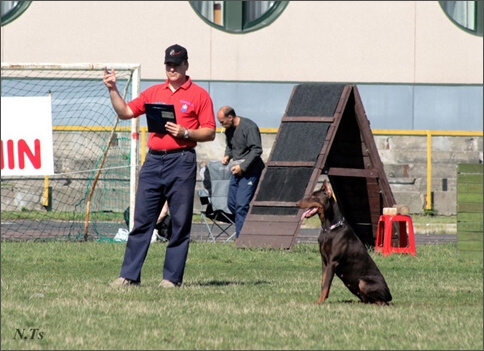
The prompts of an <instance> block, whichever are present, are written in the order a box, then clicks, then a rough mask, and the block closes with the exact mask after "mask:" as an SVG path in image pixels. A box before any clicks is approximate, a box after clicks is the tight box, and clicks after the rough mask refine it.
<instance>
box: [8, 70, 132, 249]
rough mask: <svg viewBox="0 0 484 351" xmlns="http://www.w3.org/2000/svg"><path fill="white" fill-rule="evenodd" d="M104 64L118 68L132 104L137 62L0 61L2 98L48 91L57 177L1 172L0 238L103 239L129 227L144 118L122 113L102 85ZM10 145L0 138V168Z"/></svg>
mask: <svg viewBox="0 0 484 351" xmlns="http://www.w3.org/2000/svg"><path fill="white" fill-rule="evenodd" d="M105 66H106V67H108V69H114V70H115V71H116V78H117V86H118V89H119V92H120V93H121V95H123V97H124V98H125V100H126V101H129V100H130V99H132V98H133V97H136V96H138V94H139V86H140V75H139V71H140V68H139V65H137V64H12V63H2V76H1V77H2V78H1V83H2V99H3V98H4V97H41V96H44V97H45V96H50V98H51V110H52V129H53V131H52V140H53V154H54V155H53V157H54V175H46V176H4V175H3V172H2V177H1V197H2V207H1V211H2V222H1V237H2V240H9V241H12V240H22V241H25V240H29V241H33V240H42V241H44V240H69V241H84V240H98V241H101V240H106V239H109V238H112V237H114V236H115V234H116V232H117V231H118V229H119V228H126V226H127V224H126V221H125V219H124V216H123V213H124V211H125V210H126V209H127V208H128V207H130V205H131V204H132V203H134V194H135V191H134V189H135V185H134V184H133V182H134V181H135V179H136V172H137V168H138V158H139V155H138V137H137V135H138V122H137V121H138V119H137V118H136V119H133V120H128V121H123V120H120V119H118V118H117V115H116V113H115V112H114V109H113V107H112V105H111V101H110V98H109V93H108V91H107V88H106V87H105V85H104V83H103V82H102V79H103V69H104V67H105ZM2 118H3V116H2ZM132 135H135V136H136V137H134V138H132V137H131V136H132ZM5 148H6V144H5V141H4V140H3V137H2V154H1V157H2V169H3V167H4V159H5V157H4V156H5V155H4V152H6V151H5ZM131 212H132V211H131ZM131 222H132V221H131ZM126 229H127V228H126Z"/></svg>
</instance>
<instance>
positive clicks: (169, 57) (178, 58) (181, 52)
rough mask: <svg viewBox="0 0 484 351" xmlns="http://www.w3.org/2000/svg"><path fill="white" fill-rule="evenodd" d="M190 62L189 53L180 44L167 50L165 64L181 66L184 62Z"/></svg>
mask: <svg viewBox="0 0 484 351" xmlns="http://www.w3.org/2000/svg"><path fill="white" fill-rule="evenodd" d="M187 60H188V53H187V49H185V48H184V47H183V46H180V45H178V44H175V45H172V46H169V47H168V48H167V49H166V50H165V63H174V64H176V65H179V64H180V63H183V62H184V61H187Z"/></svg>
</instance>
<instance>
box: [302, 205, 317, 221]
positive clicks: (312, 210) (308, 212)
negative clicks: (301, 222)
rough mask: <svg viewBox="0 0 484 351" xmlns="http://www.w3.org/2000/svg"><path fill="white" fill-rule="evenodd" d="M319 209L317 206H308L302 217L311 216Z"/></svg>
mask: <svg viewBox="0 0 484 351" xmlns="http://www.w3.org/2000/svg"><path fill="white" fill-rule="evenodd" d="M317 211H318V208H317V207H311V208H308V209H307V210H306V211H304V213H303V214H302V216H301V219H304V218H309V217H311V216H314V214H315V213H316V212H317Z"/></svg>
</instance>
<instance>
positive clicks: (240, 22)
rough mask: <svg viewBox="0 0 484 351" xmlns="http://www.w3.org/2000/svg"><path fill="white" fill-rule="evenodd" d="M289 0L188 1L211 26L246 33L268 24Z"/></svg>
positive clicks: (277, 15) (231, 31)
mask: <svg viewBox="0 0 484 351" xmlns="http://www.w3.org/2000/svg"><path fill="white" fill-rule="evenodd" d="M288 2H289V1H190V5H191V6H192V8H193V9H194V10H195V12H197V14H198V15H199V16H200V17H201V18H202V19H203V20H204V21H205V22H206V23H208V24H210V25H211V26H212V27H214V28H217V29H220V30H222V31H226V32H230V33H248V32H252V31H255V30H258V29H261V28H263V27H266V26H268V25H270V24H271V23H272V22H274V21H275V20H276V18H277V17H279V15H280V14H281V13H282V12H283V11H284V9H285V8H286V6H287V3H288Z"/></svg>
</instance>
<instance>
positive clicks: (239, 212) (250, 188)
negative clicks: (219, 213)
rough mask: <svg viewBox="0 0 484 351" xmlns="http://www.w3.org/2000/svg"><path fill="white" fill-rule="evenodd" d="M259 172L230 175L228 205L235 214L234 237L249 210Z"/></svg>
mask: <svg viewBox="0 0 484 351" xmlns="http://www.w3.org/2000/svg"><path fill="white" fill-rule="evenodd" d="M260 176H261V174H260V173H257V174H242V176H237V175H232V177H231V178H230V185H229V193H228V199H227V202H228V207H229V210H230V211H231V212H232V213H233V214H234V216H235V237H236V238H238V237H239V235H240V231H241V230H242V226H243V225H244V221H245V217H247V213H248V212H249V207H250V201H251V200H252V197H254V194H255V191H256V189H257V184H258V183H259V179H260Z"/></svg>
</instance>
